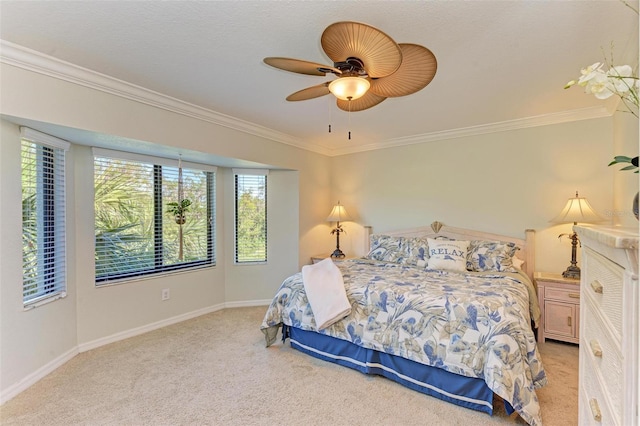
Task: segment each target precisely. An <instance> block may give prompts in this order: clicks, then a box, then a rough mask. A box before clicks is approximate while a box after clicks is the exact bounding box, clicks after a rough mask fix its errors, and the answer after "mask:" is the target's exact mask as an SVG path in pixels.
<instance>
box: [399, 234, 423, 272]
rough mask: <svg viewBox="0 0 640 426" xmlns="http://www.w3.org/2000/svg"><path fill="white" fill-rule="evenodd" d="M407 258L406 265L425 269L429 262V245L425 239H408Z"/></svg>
mask: <svg viewBox="0 0 640 426" xmlns="http://www.w3.org/2000/svg"><path fill="white" fill-rule="evenodd" d="M407 249H408V253H407V258H406V260H405V261H404V264H406V265H410V266H417V267H419V268H424V267H426V266H427V261H428V260H429V243H428V241H427V240H426V239H424V238H417V237H416V238H407Z"/></svg>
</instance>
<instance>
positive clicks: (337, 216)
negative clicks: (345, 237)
mask: <svg viewBox="0 0 640 426" xmlns="http://www.w3.org/2000/svg"><path fill="white" fill-rule="evenodd" d="M344 220H349V215H348V214H347V211H346V210H345V208H344V206H342V205H341V204H340V201H338V204H336V205H335V206H333V209H332V210H331V213H329V217H327V222H336V227H335V228H333V230H331V234H336V249H335V250H334V251H333V253H331V257H335V258H339V259H342V258H343V257H344V253H343V252H342V250H340V233H341V232H345V231H344V229H342V225H340V221H344Z"/></svg>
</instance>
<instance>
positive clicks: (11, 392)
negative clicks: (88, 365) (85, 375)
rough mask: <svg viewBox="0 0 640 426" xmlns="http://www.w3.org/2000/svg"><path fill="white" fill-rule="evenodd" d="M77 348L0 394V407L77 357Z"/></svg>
mask: <svg viewBox="0 0 640 426" xmlns="http://www.w3.org/2000/svg"><path fill="white" fill-rule="evenodd" d="M78 353H79V352H78V348H77V347H75V348H72V349H70V350H68V351H67V352H65V353H64V354H62V355H60V356H59V357H58V358H56V359H54V360H53V361H51V362H49V363H47V364H45V365H44V366H42V367H40V368H38V369H37V370H36V371H34V372H33V373H31V374H29V375H28V376H27V377H25V378H23V379H22V380H20V381H19V382H18V383H15V384H13V385H11V386H9V387H8V388H7V389H5V390H4V391H2V393H0V405H2V404H4V403H5V402H7V401H9V400H10V399H12V398H14V397H15V396H17V395H18V394H19V393H20V392H22V391H25V390H27V389H28V388H29V387H31V386H32V385H34V384H35V383H37V382H38V381H39V380H41V379H42V378H44V377H45V376H47V375H48V374H50V373H52V372H53V371H55V370H56V369H57V368H58V367H62V366H63V365H64V364H66V363H67V362H68V361H70V360H71V359H73V357H74V356H76V355H78Z"/></svg>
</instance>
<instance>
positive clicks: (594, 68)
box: [578, 62, 604, 86]
mask: <svg viewBox="0 0 640 426" xmlns="http://www.w3.org/2000/svg"><path fill="white" fill-rule="evenodd" d="M602 65H603V64H602V63H600V62H596V63H595V64H593V65H590V66H588V67H586V68H582V69H581V70H580V74H582V76H581V77H580V78H579V79H578V84H579V85H580V86H584V85H586V84H587V83H588V82H589V80H591V79H592V78H595V77H596V76H598V75H600V74H603V73H604V72H603V71H602Z"/></svg>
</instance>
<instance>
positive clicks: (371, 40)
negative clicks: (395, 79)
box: [320, 22, 402, 78]
mask: <svg viewBox="0 0 640 426" xmlns="http://www.w3.org/2000/svg"><path fill="white" fill-rule="evenodd" d="M320 43H321V44H322V49H324V51H325V53H326V54H327V56H329V58H331V60H332V61H333V62H334V63H336V62H344V61H346V60H347V59H348V58H358V59H359V60H360V61H362V63H363V64H364V68H365V70H366V71H367V74H368V75H369V77H373V78H380V77H386V76H388V75H391V74H393V73H394V72H395V71H396V70H397V69H398V67H399V66H400V64H401V63H402V52H401V50H400V47H398V45H397V44H396V42H395V41H393V39H392V38H391V37H389V36H388V35H386V34H385V33H383V32H382V31H380V30H378V29H377V28H374V27H372V26H370V25H367V24H361V23H359V22H336V23H334V24H331V25H329V26H328V27H327V28H326V29H325V30H324V32H323V33H322V37H321V39H320Z"/></svg>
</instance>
